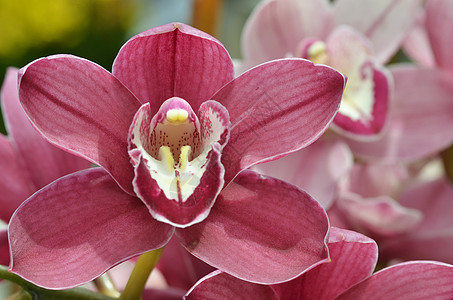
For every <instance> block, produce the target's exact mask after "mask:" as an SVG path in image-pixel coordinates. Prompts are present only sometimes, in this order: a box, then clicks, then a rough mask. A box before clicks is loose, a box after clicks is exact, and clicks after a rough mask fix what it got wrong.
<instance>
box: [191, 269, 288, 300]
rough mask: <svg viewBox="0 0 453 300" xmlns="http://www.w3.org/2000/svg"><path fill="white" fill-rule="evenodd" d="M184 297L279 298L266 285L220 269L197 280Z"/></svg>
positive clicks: (251, 299)
mask: <svg viewBox="0 0 453 300" xmlns="http://www.w3.org/2000/svg"><path fill="white" fill-rule="evenodd" d="M184 299H187V300H191V299H192V300H194V299H243V300H254V299H256V300H278V299H280V298H279V297H278V296H277V294H276V293H275V292H274V291H273V290H272V288H271V287H270V286H268V285H260V284H253V283H250V282H247V281H243V280H240V279H238V278H235V277H233V276H231V275H228V274H227V273H224V272H222V271H214V272H212V273H210V274H208V275H207V276H205V277H203V278H202V279H201V280H200V281H198V282H197V284H196V285H194V286H193V287H192V289H190V291H188V292H187V294H186V295H185V296H184Z"/></svg>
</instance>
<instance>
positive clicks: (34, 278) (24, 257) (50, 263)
mask: <svg viewBox="0 0 453 300" xmlns="http://www.w3.org/2000/svg"><path fill="white" fill-rule="evenodd" d="M172 233H173V228H172V227H171V226H168V225H166V224H163V223H161V222H158V221H156V220H154V219H153V218H152V217H151V216H150V215H149V213H148V210H147V209H146V207H145V206H144V205H143V204H142V203H141V201H140V200H139V199H137V198H135V197H133V196H130V195H128V194H126V193H124V191H123V190H121V189H120V188H119V187H118V186H117V184H116V183H115V182H114V181H113V179H112V178H111V177H110V175H108V174H107V173H106V172H105V171H104V170H102V169H100V168H92V169H88V170H85V171H80V172H78V173H74V174H71V175H68V176H65V177H62V178H60V179H58V180H57V181H55V182H54V183H52V184H50V185H48V186H47V187H45V188H43V189H41V190H40V191H38V192H37V193H35V194H34V195H33V196H32V197H30V198H29V199H28V200H27V201H25V202H24V203H23V204H22V205H21V207H20V208H19V209H18V210H17V211H16V213H15V214H14V215H13V217H12V218H11V221H10V224H9V241H10V243H11V245H12V247H11V248H12V249H11V250H12V254H11V257H12V259H11V270H12V272H14V273H16V274H18V275H20V276H21V277H23V278H25V279H26V280H28V281H30V282H32V283H35V284H37V285H39V286H42V287H45V288H52V289H64V288H69V287H74V286H77V285H81V284H83V283H86V282H88V281H90V280H92V279H94V278H95V277H97V276H99V275H100V274H102V273H103V272H105V271H106V270H108V269H109V268H111V267H113V266H114V265H116V264H118V263H120V262H121V261H124V260H126V259H129V258H131V257H132V256H136V255H138V254H141V253H143V252H145V251H149V250H152V249H156V248H159V247H162V246H163V245H165V244H166V243H167V242H168V240H169V239H170V237H171V235H172Z"/></svg>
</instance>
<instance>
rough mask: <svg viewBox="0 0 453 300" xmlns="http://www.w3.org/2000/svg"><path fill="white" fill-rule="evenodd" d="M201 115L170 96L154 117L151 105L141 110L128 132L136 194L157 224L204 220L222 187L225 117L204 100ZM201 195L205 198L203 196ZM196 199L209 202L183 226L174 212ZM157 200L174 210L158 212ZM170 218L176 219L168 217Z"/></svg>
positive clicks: (223, 112) (175, 224)
mask: <svg viewBox="0 0 453 300" xmlns="http://www.w3.org/2000/svg"><path fill="white" fill-rule="evenodd" d="M199 115H200V118H201V119H199V118H198V116H197V115H196V114H195V113H194V112H193V110H192V108H191V106H190V104H189V103H187V102H186V101H185V100H184V99H182V98H179V97H173V98H170V99H168V100H167V101H165V102H164V103H163V104H162V106H161V108H160V109H159V111H158V112H157V113H156V114H155V115H154V116H151V112H150V109H149V105H147V104H145V105H143V106H142V107H141V108H140V109H139V111H138V112H137V114H136V116H135V118H134V121H133V124H132V126H131V129H130V151H129V154H130V156H131V159H132V164H133V165H134V168H135V172H136V178H135V180H134V190H135V192H136V194H137V196H138V197H139V198H140V199H142V201H143V202H145V204H146V205H147V206H148V208H149V209H150V213H151V214H152V215H153V216H154V217H155V218H156V219H158V220H160V221H163V222H167V223H170V224H172V225H174V226H180V227H183V226H188V225H190V224H193V223H194V222H199V221H202V220H203V219H204V218H205V217H206V216H207V214H208V213H209V210H208V209H210V207H211V206H212V204H213V201H214V198H215V196H217V194H218V193H219V192H220V190H221V188H222V187H223V182H224V180H223V173H224V168H223V165H222V164H221V162H220V157H221V150H222V147H223V145H224V144H225V143H226V141H227V140H225V134H224V133H225V131H227V132H228V130H229V128H228V127H229V118H228V113H227V111H226V109H225V108H224V107H223V106H221V105H220V104H219V103H217V102H215V101H207V102H205V103H204V104H203V105H202V106H201V107H200V111H199ZM206 181H209V182H212V184H213V187H212V188H211V187H209V188H206V184H207V183H206ZM212 189H213V190H212ZM150 190H152V191H150ZM200 190H203V191H204V192H203V193H205V194H206V195H201V194H200ZM194 195H196V197H198V198H200V199H201V201H203V198H204V197H207V198H212V199H209V200H208V201H210V202H209V203H208V204H203V205H202V208H201V209H199V210H200V212H198V213H197V215H196V216H194V217H191V218H190V220H189V221H188V223H185V222H186V220H185V219H184V218H185V217H181V216H178V213H176V211H178V210H180V209H181V207H184V206H194V203H196V202H198V201H200V200H199V199H194V197H195V196H194ZM156 199H157V200H156ZM159 199H160V200H159ZM156 201H162V202H167V204H162V203H161V204H159V205H162V206H166V205H170V206H172V205H173V206H174V207H173V206H172V208H166V209H165V210H164V209H162V210H161V209H159V208H156V207H157V206H158V205H157V204H155V203H154V202H156ZM175 207H178V208H175ZM168 212H170V213H168ZM172 213H174V214H175V216H172V217H169V216H168V214H172ZM178 218H183V219H184V221H183V222H181V221H180V220H178ZM181 223H184V224H181Z"/></svg>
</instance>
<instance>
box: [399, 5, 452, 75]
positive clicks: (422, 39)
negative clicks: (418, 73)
mask: <svg viewBox="0 0 453 300" xmlns="http://www.w3.org/2000/svg"><path fill="white" fill-rule="evenodd" d="M452 18H453V3H452V2H451V1H449V0H428V1H426V3H425V7H424V9H423V10H422V11H421V12H420V15H419V19H418V22H417V23H416V26H414V28H413V29H412V30H411V32H410V34H409V35H408V37H407V38H406V40H405V42H404V51H405V52H406V53H407V54H408V55H409V56H410V57H411V58H412V59H413V60H414V61H416V62H418V63H419V64H421V65H423V66H427V67H438V68H441V69H445V70H448V71H453V59H452V57H451V52H452V51H453V41H452V40H451V39H449V38H446V37H448V36H450V34H451V28H452V26H453V20H452Z"/></svg>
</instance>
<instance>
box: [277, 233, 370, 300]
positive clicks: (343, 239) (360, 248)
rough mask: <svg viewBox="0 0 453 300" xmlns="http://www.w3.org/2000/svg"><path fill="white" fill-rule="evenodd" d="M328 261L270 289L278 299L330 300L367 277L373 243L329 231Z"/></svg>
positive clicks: (360, 236) (356, 235) (361, 237)
mask: <svg viewBox="0 0 453 300" xmlns="http://www.w3.org/2000/svg"><path fill="white" fill-rule="evenodd" d="M329 254H330V260H331V261H330V262H329V263H325V264H321V265H319V266H316V267H315V268H313V269H312V270H310V271H308V272H306V273H304V274H303V275H302V276H299V277H297V278H296V279H294V280H291V281H289V282H285V283H282V284H277V285H274V286H272V287H273V289H274V290H275V291H276V292H277V293H278V295H279V296H280V299H334V298H335V297H336V296H338V295H339V294H341V293H342V292H344V291H345V290H347V289H348V288H349V287H351V286H353V285H354V284H356V283H357V282H360V281H361V280H363V279H365V278H367V277H368V276H370V275H371V273H372V272H373V270H374V268H375V266H376V262H377V256H378V248H377V245H376V243H375V242H374V241H373V240H372V239H370V238H368V237H366V236H364V235H362V234H360V233H356V232H354V231H348V230H343V229H339V228H334V227H332V228H331V231H330V237H329Z"/></svg>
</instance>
